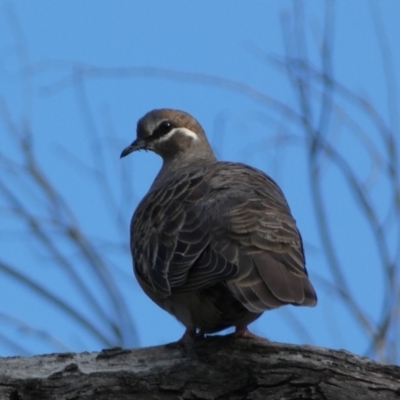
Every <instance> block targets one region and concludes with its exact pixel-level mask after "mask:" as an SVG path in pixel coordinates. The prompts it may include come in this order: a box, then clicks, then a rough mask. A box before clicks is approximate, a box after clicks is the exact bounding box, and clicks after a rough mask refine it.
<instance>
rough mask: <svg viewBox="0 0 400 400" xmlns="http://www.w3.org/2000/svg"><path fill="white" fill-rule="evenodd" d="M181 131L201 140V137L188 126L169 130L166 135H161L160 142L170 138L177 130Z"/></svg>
mask: <svg viewBox="0 0 400 400" xmlns="http://www.w3.org/2000/svg"><path fill="white" fill-rule="evenodd" d="M178 131H179V132H181V133H183V134H184V135H186V136H188V137H191V138H192V139H193V140H199V137H198V136H197V135H196V134H195V133H194V132H193V131H191V130H190V129H187V128H174V129H172V130H171V131H170V132H168V133H167V134H166V135H164V136H161V137H160V138H159V139H158V142H165V141H166V140H168V139H169V138H170V137H172V136H173V135H175V133H176V132H178Z"/></svg>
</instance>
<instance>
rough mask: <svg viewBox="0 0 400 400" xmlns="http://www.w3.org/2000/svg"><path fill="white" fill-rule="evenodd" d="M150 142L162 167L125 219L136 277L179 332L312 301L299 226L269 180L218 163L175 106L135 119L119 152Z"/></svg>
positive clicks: (243, 330) (240, 328)
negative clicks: (129, 137) (180, 325)
mask: <svg viewBox="0 0 400 400" xmlns="http://www.w3.org/2000/svg"><path fill="white" fill-rule="evenodd" d="M141 149H145V150H152V151H154V152H156V153H157V154H159V155H160V156H161V157H162V158H163V166H162V168H161V170H160V172H159V174H158V176H157V177H156V179H155V181H154V183H153V185H152V187H151V188H150V191H149V193H148V194H147V195H146V196H145V197H144V199H143V200H142V201H141V203H140V204H139V206H138V207H137V209H136V211H135V213H134V215H133V218H132V223H131V232H130V233H131V250H132V257H133V262H134V271H135V275H136V278H137V280H138V282H139V284H140V285H141V287H142V288H143V290H144V291H145V293H146V294H147V295H148V296H149V297H150V298H151V299H152V300H153V301H154V302H155V303H157V304H158V305H159V306H160V307H162V308H163V309H165V310H166V311H168V312H170V313H171V314H173V315H174V316H175V317H176V318H177V319H178V320H180V321H181V322H182V323H183V324H184V325H185V327H186V329H187V330H186V333H185V335H184V337H185V338H186V337H189V336H195V335H196V334H200V335H202V334H204V333H213V332H218V331H220V330H222V329H225V328H227V327H230V326H234V327H236V333H237V336H242V337H243V336H247V337H248V336H252V335H251V334H250V333H249V332H248V330H247V325H248V324H249V323H251V322H252V321H254V320H255V319H256V318H258V317H259V316H260V315H261V314H262V312H263V311H266V310H270V309H274V308H277V307H280V306H282V305H285V304H294V305H306V306H314V305H315V304H316V302H317V296H316V293H315V291H314V288H313V286H312V284H311V282H310V281H309V279H308V275H307V270H306V267H305V257H304V250H303V244H302V240H301V236H300V233H299V231H298V229H297V226H296V222H295V220H294V219H293V217H292V215H291V212H290V208H289V206H288V204H287V202H286V199H285V197H284V195H283V193H282V191H281V190H280V188H279V187H278V185H277V184H276V183H275V182H274V181H273V180H272V179H271V178H270V177H268V176H267V175H266V174H264V173H263V172H261V171H259V170H257V169H255V168H252V167H249V166H247V165H244V164H239V163H231V162H218V161H217V160H216V158H215V156H214V153H213V151H212V149H211V147H210V145H209V143H208V141H207V138H206V136H205V133H204V131H203V129H202V127H201V126H200V124H199V123H198V122H197V121H196V120H195V119H194V118H193V117H192V116H190V115H189V114H187V113H185V112H182V111H177V110H154V111H151V112H150V113H148V114H146V115H145V116H144V117H143V118H142V119H141V120H139V122H138V126H137V139H136V140H135V141H134V142H133V143H132V144H131V145H130V146H129V147H127V148H126V149H125V150H124V151H123V152H122V154H121V157H123V156H126V155H127V154H129V153H130V152H132V151H135V150H141Z"/></svg>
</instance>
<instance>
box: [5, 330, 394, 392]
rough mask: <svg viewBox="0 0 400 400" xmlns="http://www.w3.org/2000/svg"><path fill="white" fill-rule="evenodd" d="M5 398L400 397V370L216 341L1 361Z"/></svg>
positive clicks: (268, 345) (340, 355)
mask: <svg viewBox="0 0 400 400" xmlns="http://www.w3.org/2000/svg"><path fill="white" fill-rule="evenodd" d="M0 399H1V400H3V399H4V400H48V399H52V400H56V399H57V400H64V399H65V400H67V399H68V400H72V399H75V400H76V399H80V400H86V399H96V400H105V399H107V400H122V399H124V400H125V399H146V400H150V399H151V400H155V399H160V400H161V399H168V400H172V399H181V400H182V399H185V400H186V399H207V400H211V399H219V400H221V399H235V400H239V399H240V400H243V399H252V400H256V399H269V400H275V399H276V400H278V399H280V400H281V399H324V400H327V399H328V400H331V399H332V400H340V399H346V400H349V399H358V400H360V399H374V400H381V399H400V367H397V366H393V365H384V364H379V363H377V362H374V361H372V360H370V359H367V358H362V357H358V356H355V355H353V354H351V353H348V352H346V351H336V350H329V349H323V348H317V347H311V346H293V345H287V344H281V343H272V342H262V341H253V340H246V339H234V338H229V337H211V338H206V339H203V340H198V341H195V342H190V343H185V344H176V343H175V344H170V345H166V346H159V347H150V348H141V349H134V350H123V349H111V350H104V351H102V352H100V353H80V354H74V353H66V354H50V355H41V356H35V357H30V358H29V357H11V358H2V359H0Z"/></svg>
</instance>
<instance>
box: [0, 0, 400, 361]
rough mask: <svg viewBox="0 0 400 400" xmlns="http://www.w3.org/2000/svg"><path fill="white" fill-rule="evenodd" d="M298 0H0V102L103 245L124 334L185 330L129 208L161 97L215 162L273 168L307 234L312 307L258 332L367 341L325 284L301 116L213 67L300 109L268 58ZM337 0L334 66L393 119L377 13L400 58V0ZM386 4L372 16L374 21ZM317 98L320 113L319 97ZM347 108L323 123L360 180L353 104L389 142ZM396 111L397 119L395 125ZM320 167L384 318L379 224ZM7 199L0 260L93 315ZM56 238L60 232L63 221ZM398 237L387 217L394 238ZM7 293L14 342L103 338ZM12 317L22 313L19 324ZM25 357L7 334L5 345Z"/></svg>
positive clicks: (374, 309)
mask: <svg viewBox="0 0 400 400" xmlns="http://www.w3.org/2000/svg"><path fill="white" fill-rule="evenodd" d="M294 4H295V3H294V2H291V1H272V0H269V1H261V0H259V1H252V2H244V1H218V2H211V1H190V2H184V1H175V0H174V1H168V2H165V1H144V0H143V1H119V2H117V3H115V2H110V1H96V3H94V2H93V1H71V0H70V1H57V2H50V1H35V2H30V1H18V2H16V1H15V2H12V1H2V2H0V5H1V7H0V38H1V39H0V98H1V101H2V104H3V105H4V104H6V108H7V110H9V111H7V112H9V115H10V118H11V119H12V120H13V121H14V122H15V124H16V126H17V131H18V130H20V131H23V128H24V126H25V127H26V126H29V129H30V131H31V132H32V140H33V146H34V147H33V148H34V152H35V155H36V157H37V159H38V161H39V163H40V166H41V168H42V170H43V171H44V172H45V174H46V176H47V177H48V178H49V179H50V180H51V181H52V182H54V185H55V186H56V187H57V190H59V192H60V193H61V194H62V196H63V198H64V199H65V201H66V202H67V203H68V204H69V206H70V208H71V210H72V211H73V213H74V215H75V217H76V218H77V220H78V221H79V224H80V226H81V228H82V230H83V231H84V232H86V234H87V235H88V236H89V237H90V238H91V239H92V240H93V243H95V244H96V246H97V248H99V249H100V250H101V251H102V257H103V259H104V262H105V263H106V264H107V266H108V267H109V268H110V272H109V273H110V277H111V278H110V281H111V280H112V281H113V282H115V285H116V288H117V290H118V291H120V293H121V294H122V296H123V298H124V300H125V303H126V304H127V306H128V308H129V310H130V313H131V315H132V319H133V322H134V324H135V328H136V332H137V336H134V335H132V339H131V341H128V342H127V345H132V346H133V345H140V346H150V345H158V344H162V343H166V342H171V341H174V340H177V339H178V338H179V337H180V336H181V335H182V333H183V327H182V326H181V325H180V324H179V323H178V322H177V321H175V320H174V318H172V317H171V316H169V315H168V314H166V313H165V312H164V311H162V310H160V309H158V308H157V306H155V305H154V304H152V303H151V301H150V300H149V299H147V298H146V296H145V295H144V294H143V293H142V292H141V290H140V288H139V287H138V285H137V283H136V282H135V279H134V277H133V273H132V266H131V259H130V254H129V251H128V247H127V246H128V235H129V233H128V231H129V221H130V218H131V215H132V212H133V210H134V209H135V207H136V205H137V202H138V201H139V200H140V199H141V198H142V197H143V196H144V195H145V193H146V191H147V190H148V188H149V186H150V185H151V183H152V181H153V179H154V177H155V175H156V173H157V171H158V169H159V168H160V165H161V161H160V159H158V158H157V156H155V155H153V154H148V153H140V154H134V155H132V156H130V157H128V158H127V159H123V160H120V159H119V154H120V152H121V150H122V149H123V148H124V147H125V146H126V145H128V144H129V143H130V142H131V141H132V140H133V138H134V137H135V127H136V121H137V120H138V119H139V118H140V117H141V116H142V115H143V114H144V113H146V112H147V111H149V110H151V109H154V108H162V107H168V108H177V109H182V110H185V111H187V112H190V113H191V114H193V115H194V116H195V117H196V118H197V119H198V120H199V121H200V123H201V124H202V125H203V127H204V128H205V130H206V132H207V133H208V136H209V138H210V141H211V143H212V145H213V146H214V147H215V149H216V153H217V154H218V156H219V157H220V158H221V159H224V160H231V161H238V162H245V163H248V164H251V165H253V166H256V167H258V168H260V169H262V170H264V171H265V172H267V173H268V174H270V175H271V176H273V178H274V179H275V180H276V181H277V182H278V183H279V184H280V186H281V187H282V189H283V191H284V192H285V194H286V196H287V199H288V201H289V204H290V205H291V208H292V212H293V214H294V216H295V218H296V220H297V221H298V225H299V227H300V230H301V232H302V234H303V238H304V241H305V245H306V253H307V260H308V262H307V266H308V270H309V273H310V276H311V280H312V281H313V282H314V283H315V286H316V289H317V292H318V294H319V305H318V307H317V308H313V309H306V308H294V307H286V308H282V309H280V310H276V311H272V312H269V313H266V314H265V315H264V316H263V317H262V318H261V319H259V320H258V321H257V322H256V323H254V324H253V325H252V330H253V331H254V332H256V333H257V334H260V335H263V336H266V337H268V338H270V339H271V340H276V341H282V342H290V343H304V342H307V343H309V344H313V345H318V346H326V347H333V348H346V349H348V350H350V351H353V352H355V353H358V354H366V352H367V350H368V347H369V344H368V341H367V339H366V337H365V335H364V334H363V332H362V330H361V329H360V328H359V326H358V324H357V323H355V322H354V320H353V317H352V316H351V314H350V313H349V311H348V309H347V308H346V305H344V304H343V303H341V302H340V301H338V300H337V298H336V297H335V296H334V295H333V293H332V290H328V289H327V286H326V285H324V283H323V282H324V281H332V273H331V270H330V268H329V265H328V263H327V260H326V255H325V254H324V250H323V248H322V244H321V238H320V234H319V232H318V230H317V226H316V221H315V214H314V212H313V203H312V201H311V196H312V194H311V192H310V188H309V187H310V182H309V178H307V162H308V161H307V157H308V155H307V152H306V151H305V150H304V148H305V139H304V133H302V132H301V128H300V127H299V126H298V124H297V125H296V124H295V123H293V121H291V120H289V119H288V117H287V115H285V114H283V113H282V112H281V111H279V109H277V108H276V107H275V106H276V103H273V104H272V106H271V104H267V102H266V101H267V100H266V99H267V98H266V97H265V98H264V99H263V101H260V100H259V99H257V98H256V97H255V96H250V95H246V93H244V92H243V90H242V91H240V90H237V89H235V90H234V89H232V86H228V85H227V84H226V82H225V83H222V82H221V81H218V80H215V81H211V80H207V79H204V76H215V77H221V78H224V79H226V80H229V82H233V81H234V82H239V83H241V84H242V85H243V86H246V87H253V88H256V89H257V90H258V91H259V92H261V93H263V94H264V95H265V96H269V97H270V98H273V99H276V101H279V102H280V103H281V104H282V105H284V106H287V107H291V108H295V109H296V107H297V108H298V106H297V99H296V95H294V94H293V91H292V88H291V84H290V81H289V80H288V79H287V75H286V72H285V70H284V68H279V67H277V64H276V63H273V62H272V60H283V56H284V55H285V48H284V46H285V41H284V34H283V31H284V29H283V26H285V25H284V24H285V23H286V22H287V21H293V14H294V13H295V12H296V8H295V6H294ZM304 4H305V8H304V10H303V11H304V12H303V16H304V23H305V31H306V42H307V49H306V52H307V54H308V56H309V58H310V59H311V60H312V62H313V64H315V65H317V66H318V65H320V64H321V63H320V43H321V37H322V33H323V30H324V23H325V22H324V5H325V4H327V3H326V2H321V1H316V0H314V1H311V0H310V1H308V2H305V3H304ZM332 4H334V9H335V12H334V18H332V21H333V23H334V30H333V31H334V35H333V55H332V65H333V71H334V76H335V77H336V79H337V80H339V81H340V82H341V83H342V84H344V85H346V86H347V87H348V88H350V89H351V90H353V91H354V92H355V93H357V94H360V95H362V96H364V97H365V98H366V99H368V100H369V101H370V102H371V103H372V104H373V105H374V106H375V107H376V108H377V109H378V110H379V112H381V113H382V114H383V116H384V117H385V118H386V119H387V120H390V116H391V114H390V107H389V106H388V94H387V93H388V91H387V86H386V81H385V69H384V65H385V63H384V61H383V59H382V53H381V49H380V47H379V41H378V39H377V33H376V26H375V25H374V24H376V21H381V24H382V26H383V27H384V33H385V35H386V38H387V44H388V47H389V49H390V54H391V57H392V62H393V66H394V68H393V69H394V71H398V70H400V57H399V56H400V54H399V47H398V45H397V44H398V41H399V38H400V25H399V24H398V17H399V15H400V4H399V3H398V2H397V1H394V0H392V1H385V2H377V1H371V2H363V1H352V2H348V1H346V0H341V1H337V2H335V3H332ZM377 15H378V16H379V18H375V19H374V18H373V16H375V17H376V16H377ZM296 35H297V34H296V32H295V30H292V31H291V32H290V33H289V40H290V41H295V40H296V39H297V38H296ZM21 63H22V64H21ZM92 67H96V68H98V69H97V70H93V69H91V68H92ZM121 68H126V70H123V71H122V70H121ZM146 68H153V69H146ZM165 70H168V71H175V72H181V73H186V74H187V75H185V76H183V75H179V74H175V73H170V74H169V73H167V72H165ZM121 71H122V72H121ZM163 71H164V72H163ZM128 72H129V73H128ZM196 74H197V75H196ZM200 75H201V77H200ZM396 78H397V81H396V80H392V81H391V85H392V91H393V92H395V91H396V90H397V89H398V86H397V85H398V76H396ZM77 82H78V83H77ZM314 99H315V104H314V105H313V107H314V109H313V111H314V112H315V114H314V115H317V114H318V109H319V105H318V104H319V103H320V102H319V100H318V99H319V97H318V95H317V94H315V95H314ZM390 104H393V103H390ZM341 106H342V107H343V109H340V108H337V109H336V110H335V119H334V121H333V122H332V128H331V130H330V135H331V139H332V143H334V144H335V146H336V148H337V149H340V151H341V152H342V154H343V155H344V156H345V157H346V159H348V160H349V162H350V164H351V165H352V166H353V167H354V168H355V170H356V171H357V173H358V174H359V175H360V176H361V177H363V178H365V177H366V176H367V175H368V173H369V170H370V160H369V158H368V157H367V156H366V155H365V153H364V152H363V151H362V150H360V149H361V147H360V143H359V142H358V141H357V140H355V139H354V136H353V135H350V134H348V132H347V130H346V127H343V126H344V125H345V122H343V121H345V119H346V118H345V117H346V113H348V114H350V115H352V116H354V118H355V119H356V120H357V121H358V123H359V124H360V126H361V127H362V128H364V129H366V130H367V131H368V140H370V141H371V143H373V147H376V149H377V150H382V151H383V144H382V141H381V139H380V137H379V134H378V133H377V131H376V130H375V129H371V130H369V129H368V124H369V123H370V122H369V121H368V119H367V118H366V117H365V115H363V114H362V113H361V112H360V111H359V110H358V109H356V107H354V104H352V103H350V102H348V103H346V102H345V101H344V102H343V103H341ZM2 107H3V106H2ZM2 109H3V114H2V116H3V117H2V123H1V125H0V135H1V136H0V137H1V138H2V139H1V142H2V148H3V151H4V153H5V154H7V156H8V157H9V158H10V159H12V160H14V161H16V162H17V163H20V162H22V156H21V151H20V149H19V148H18V146H17V145H16V143H15V141H14V139H13V138H12V135H10V134H9V133H8V131H9V128H8V127H7V124H5V123H4V114H5V113H4V109H5V108H4V107H3V108H2ZM392 123H393V126H395V125H396V123H397V122H396V121H392ZM24 124H25V125H24ZM14 136H15V135H14ZM14 138H15V137H14ZM321 163H322V165H323V170H324V174H325V175H324V180H323V187H324V199H325V201H326V203H327V204H328V211H329V220H328V221H329V222H328V223H329V229H331V231H332V232H333V233H334V237H335V246H336V247H335V251H336V253H337V254H338V255H339V259H340V262H341V264H342V266H343V269H344V271H345V275H346V279H347V282H348V284H349V285H350V286H351V287H352V290H353V291H354V295H355V297H356V298H357V300H358V301H359V302H360V303H361V304H362V305H363V307H364V308H365V309H368V313H369V314H370V316H371V318H372V319H378V318H379V315H380V312H381V309H382V307H385V305H384V300H383V299H384V290H385V282H384V277H383V275H382V273H381V267H380V266H379V257H378V255H377V250H376V246H375V245H374V242H373V240H374V239H373V236H372V235H371V232H370V231H369V230H368V227H367V224H366V223H365V221H364V218H363V216H362V215H361V214H360V213H359V212H358V211H357V204H356V203H355V202H354V198H353V197H352V195H351V193H350V192H349V190H348V189H347V188H346V185H345V184H344V182H343V179H342V177H341V175H340V174H339V173H338V171H337V169H335V168H332V167H330V166H329V165H328V163H325V164H324V162H323V161H322V162H321ZM99 166H101V167H102V168H104V170H103V173H104V176H105V177H106V178H107V180H108V182H109V190H110V192H111V193H112V197H113V198H114V199H115V201H116V203H117V204H118V205H119V212H120V214H121V216H122V220H123V223H122V225H123V226H122V227H121V226H119V228H117V227H116V224H115V215H113V214H112V212H111V209H110V207H108V206H107V204H108V203H107V198H106V197H107V196H106V195H105V193H104V192H102V190H101V189H99V187H98V186H97V183H96V182H94V178H93V169H95V168H99ZM4 179H6V180H7V182H8V183H10V182H11V180H15V182H16V184H15V186H13V187H14V188H15V190H16V191H17V192H18V190H19V188H18V187H19V186H21V190H20V191H19V192H18V193H19V194H21V193H23V189H22V185H19V184H18V182H19V180H22V181H23V180H24V179H25V178H24V176H22V175H18V174H17V173H14V175H13V173H12V172H10V171H8V172H7V176H6V177H5V178H4ZM374 179H375V180H374ZM372 181H373V185H375V186H374V189H373V200H374V202H375V204H378V205H380V206H381V207H382V208H385V207H388V204H389V202H390V199H389V194H388V193H389V192H388V182H385V181H384V180H382V179H380V178H379V177H378V178H376V177H375V178H372ZM28 186H29V183H28ZM31 189H32V190H31V192H30V194H27V195H26V196H25V197H24V198H25V201H27V202H28V203H29V207H30V209H31V210H32V212H33V213H35V214H36V215H43V216H44V217H46V216H47V214H46V210H47V208H46V203H45V202H44V201H43V198H42V197H41V196H42V195H41V194H40V193H39V192H36V189H35V188H31ZM128 195H129V196H128ZM0 201H1V203H0V206H1V215H2V216H1V219H2V220H3V221H4V224H3V222H2V224H1V226H2V227H1V230H2V232H0V234H1V236H2V241H1V245H0V252H1V258H2V260H7V262H8V263H10V264H12V265H14V266H15V268H16V269H17V270H18V271H20V272H21V273H24V274H26V275H28V276H30V277H31V278H32V279H35V280H36V281H37V282H40V283H41V284H42V285H44V286H45V287H47V288H49V290H52V291H53V292H55V293H57V294H58V295H59V296H60V297H62V298H63V299H66V301H68V302H71V304H74V306H76V307H77V308H79V309H81V310H82V312H83V313H84V314H85V315H86V316H87V317H88V318H89V319H90V318H92V319H93V318H94V317H93V315H92V314H91V311H90V307H87V305H86V304H85V302H84V301H83V300H82V296H81V294H80V293H79V290H77V289H76V288H74V287H73V285H72V284H71V283H70V281H69V280H68V278H67V277H66V275H65V273H64V272H63V271H62V270H60V268H58V267H55V263H54V260H53V259H52V257H50V256H49V255H48V254H46V253H45V252H43V249H42V248H40V246H38V245H36V244H35V243H34V241H32V240H31V237H30V235H31V233H30V232H29V231H28V230H27V229H26V227H25V226H24V225H23V224H21V222H20V221H19V220H18V218H16V217H15V215H13V214H12V213H9V212H8V209H9V207H10V205H9V203H7V202H6V201H4V199H2V200H0ZM56 214H57V213H56ZM58 217H59V218H60V219H62V218H63V216H61V215H59V216H58ZM53 228H54V227H53ZM53 228H49V229H53ZM54 237H55V238H58V236H57V232H56V230H55V233H54ZM398 239H399V238H398V237H397V236H396V233H395V232H394V228H393V235H392V236H391V239H390V240H392V243H391V244H392V245H393V248H394V247H395V245H396V244H397V241H398ZM56 240H59V241H60V242H59V244H60V246H61V248H62V250H63V252H64V254H66V255H67V257H69V258H70V259H73V260H75V259H76V270H77V271H78V274H82V276H84V277H85V279H87V281H88V282H91V283H90V287H91V290H92V292H93V294H94V296H96V297H98V298H100V299H102V300H101V302H102V304H103V306H104V309H105V310H107V309H108V303H107V299H106V298H104V294H103V293H102V289H101V287H100V286H99V285H98V284H97V283H96V280H95V279H94V278H93V277H92V275H91V273H90V272H89V271H87V270H86V269H85V268H83V267H82V268H80V266H79V258H78V257H77V256H76V254H74V251H73V250H72V249H70V247H69V244H68V242H67V241H66V242H65V243H64V241H65V239H61V238H60V239H56ZM392 254H393V253H392ZM397 261H398V260H397ZM397 265H398V264H397ZM0 291H1V293H2V296H1V297H2V301H1V304H0V313H1V315H2V316H3V318H2V327H3V328H2V331H1V332H2V334H3V335H6V336H8V337H10V336H11V337H14V338H17V340H21V341H22V342H23V343H24V348H25V349H27V351H28V352H29V353H31V354H38V353H43V352H50V351H59V350H62V349H70V350H73V351H83V350H87V351H92V350H99V349H100V348H101V346H100V344H99V342H98V341H96V340H95V339H94V338H93V337H92V336H91V335H89V334H87V333H85V332H84V331H82V332H81V331H80V330H79V329H78V328H77V327H76V326H75V325H74V323H73V322H72V321H70V320H69V319H68V317H66V316H65V315H63V314H62V313H60V312H59V310H57V309H56V308H55V307H53V306H51V305H49V304H48V303H47V302H46V301H44V300H42V299H40V298H38V297H37V296H36V295H35V294H34V293H33V292H32V291H30V290H28V289H27V288H26V287H24V286H22V285H21V284H19V283H18V282H16V281H15V280H13V279H10V278H9V277H7V276H2V277H1V279H0ZM102 296H103V297H102ZM110 309H111V308H110ZM4 315H9V316H10V315H11V316H13V317H15V318H16V319H17V320H18V321H20V322H19V323H15V322H13V323H11V322H10V320H9V319H8V320H7V319H5V318H4ZM293 318H297V319H298V320H299V321H301V322H302V324H303V326H304V328H305V329H306V331H307V332H308V334H307V335H305V334H302V332H301V331H300V330H299V329H297V328H296V325H293V324H291V323H290V322H288V321H290V320H293ZM22 323H26V324H28V325H27V326H29V327H34V328H35V329H37V330H38V331H40V332H46V333H48V334H49V335H51V336H52V337H53V338H56V339H57V341H59V342H60V343H62V345H59V346H53V345H51V344H49V343H46V342H45V341H43V340H41V339H40V338H38V335H37V334H36V336H35V337H34V338H32V337H31V336H32V335H31V334H30V333H31V331H32V329H30V328H29V329H28V328H26V329H23V328H22ZM16 353H18V352H16V350H15V349H14V350H13V349H10V347H9V346H7V343H6V342H4V341H3V342H2V341H1V340H0V354H2V355H13V354H16Z"/></svg>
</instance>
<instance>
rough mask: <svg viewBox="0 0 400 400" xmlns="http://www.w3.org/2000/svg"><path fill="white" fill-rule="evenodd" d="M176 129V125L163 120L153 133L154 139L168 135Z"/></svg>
mask: <svg viewBox="0 0 400 400" xmlns="http://www.w3.org/2000/svg"><path fill="white" fill-rule="evenodd" d="M172 129H174V125H173V124H172V123H171V122H170V121H163V122H161V124H160V125H158V127H157V128H156V129H155V131H154V132H153V134H152V135H151V138H152V139H158V138H160V137H161V136H164V135H166V134H167V133H168V132H171V131H172Z"/></svg>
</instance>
